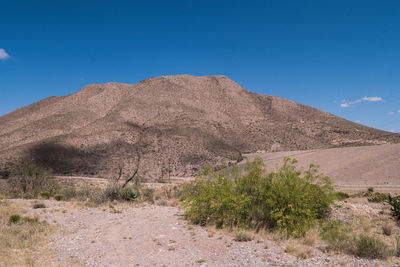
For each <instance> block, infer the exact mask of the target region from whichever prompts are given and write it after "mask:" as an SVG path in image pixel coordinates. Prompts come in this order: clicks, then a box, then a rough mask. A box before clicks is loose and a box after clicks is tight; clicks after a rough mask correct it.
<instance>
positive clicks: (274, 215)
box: [182, 158, 335, 237]
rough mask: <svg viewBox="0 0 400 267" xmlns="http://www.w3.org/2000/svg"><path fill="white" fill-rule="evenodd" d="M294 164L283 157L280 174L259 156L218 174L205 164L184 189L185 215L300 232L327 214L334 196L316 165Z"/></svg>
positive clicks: (198, 221) (218, 222) (219, 223)
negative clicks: (267, 167)
mask: <svg viewBox="0 0 400 267" xmlns="http://www.w3.org/2000/svg"><path fill="white" fill-rule="evenodd" d="M295 164H296V161H295V160H293V159H285V161H284V164H283V166H282V167H281V168H280V169H279V171H278V172H271V173H269V174H267V173H266V172H265V168H264V164H263V163H262V161H261V159H259V158H257V159H255V160H254V161H252V162H248V163H247V166H246V167H245V170H244V172H242V171H240V170H239V169H238V168H237V167H236V166H233V168H232V169H231V170H222V171H219V172H217V171H215V170H214V169H213V168H206V169H205V171H204V172H203V173H202V174H201V175H199V176H198V177H197V178H196V180H195V182H194V183H193V184H191V185H187V186H186V187H185V188H184V193H183V196H182V199H183V205H184V207H185V208H186V211H185V215H186V217H187V218H188V219H189V220H190V221H191V222H193V223H195V224H200V225H208V224H215V225H216V226H217V227H234V226H237V227H244V228H247V227H250V228H256V229H260V228H267V229H280V230H282V231H286V232H287V233H288V235H292V236H296V237H299V236H302V235H304V233H305V232H306V231H307V230H308V229H309V228H310V227H311V226H312V225H315V223H316V221H317V220H319V219H322V218H323V217H324V216H325V215H326V214H327V213H328V211H329V209H330V204H331V203H332V202H333V199H334V197H335V196H334V191H333V188H332V184H331V182H330V180H329V178H328V177H324V176H322V175H321V174H319V173H318V169H317V167H316V166H313V165H311V166H310V168H309V169H308V170H307V171H304V172H300V171H298V170H297V169H296V166H295Z"/></svg>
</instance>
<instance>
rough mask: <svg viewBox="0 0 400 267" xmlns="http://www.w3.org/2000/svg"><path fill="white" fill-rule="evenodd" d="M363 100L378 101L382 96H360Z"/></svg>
mask: <svg viewBox="0 0 400 267" xmlns="http://www.w3.org/2000/svg"><path fill="white" fill-rule="evenodd" d="M362 100H363V101H370V102H378V101H383V99H382V97H379V96H364V97H363V98H362Z"/></svg>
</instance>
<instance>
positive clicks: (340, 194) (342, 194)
mask: <svg viewBox="0 0 400 267" xmlns="http://www.w3.org/2000/svg"><path fill="white" fill-rule="evenodd" d="M349 197H350V195H349V194H347V193H345V192H336V199H337V200H343V199H346V198H349Z"/></svg>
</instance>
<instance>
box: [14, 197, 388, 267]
mask: <svg viewBox="0 0 400 267" xmlns="http://www.w3.org/2000/svg"><path fill="white" fill-rule="evenodd" d="M10 201H15V202H20V203H21V204H24V205H25V206H26V209H27V211H28V215H38V216H39V217H40V219H41V220H46V221H47V222H49V223H50V224H52V225H55V226H56V229H58V230H57V231H56V233H55V234H54V235H53V236H51V238H50V239H51V243H50V245H49V247H51V248H53V249H54V252H55V253H54V254H55V255H56V257H55V258H54V259H52V261H51V265H52V266H53V265H62V266H289V265H290V266H326V265H330V266H338V265H342V266H375V265H376V264H380V266H389V263H386V262H382V261H373V260H366V259H357V258H354V257H351V256H347V255H336V254H329V255H328V254H324V253H323V252H322V251H323V248H322V247H321V246H320V245H316V246H315V247H308V248H307V249H308V250H311V254H312V257H311V258H308V259H297V258H296V257H295V256H293V255H291V254H288V253H286V252H285V249H286V245H285V243H282V242H281V241H272V240H273V239H268V238H264V237H260V236H259V235H256V236H255V238H254V240H253V241H250V242H236V241H234V236H233V234H231V233H227V232H223V231H216V230H215V229H214V230H213V229H207V228H204V227H200V226H193V225H189V224H187V222H186V221H184V220H183V218H182V211H181V210H179V209H178V208H176V207H165V206H156V205H132V204H130V205H128V204H124V203H122V204H121V203H119V204H116V205H115V206H109V205H107V206H103V207H86V206H84V205H83V204H82V203H75V202H56V201H42V202H43V203H45V205H46V208H45V209H32V204H33V203H34V202H35V201H34V200H30V201H29V200H10ZM357 210H359V209H357ZM361 210H363V209H361ZM378 212H379V209H377V210H376V211H374V213H376V214H378Z"/></svg>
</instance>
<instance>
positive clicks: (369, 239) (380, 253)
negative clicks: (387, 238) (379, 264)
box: [354, 234, 393, 259]
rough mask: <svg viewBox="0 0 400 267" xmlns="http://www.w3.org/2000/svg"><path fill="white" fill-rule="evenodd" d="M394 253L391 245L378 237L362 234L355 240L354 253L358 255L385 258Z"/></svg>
mask: <svg viewBox="0 0 400 267" xmlns="http://www.w3.org/2000/svg"><path fill="white" fill-rule="evenodd" d="M392 254H393V253H392V251H391V250H390V248H389V246H388V245H387V244H386V243H385V242H383V241H382V240H381V239H379V238H377V237H374V236H370V235H366V234H361V235H360V236H359V237H358V238H357V239H356V240H355V251H354V255H356V256H358V257H362V258H371V259H385V258H387V257H388V256H390V255H392Z"/></svg>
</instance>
